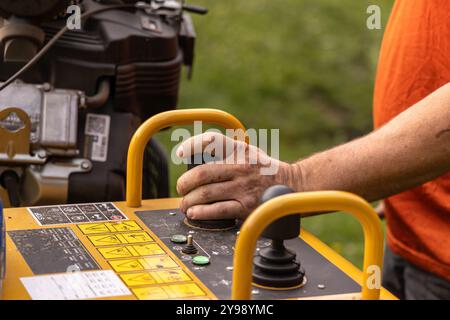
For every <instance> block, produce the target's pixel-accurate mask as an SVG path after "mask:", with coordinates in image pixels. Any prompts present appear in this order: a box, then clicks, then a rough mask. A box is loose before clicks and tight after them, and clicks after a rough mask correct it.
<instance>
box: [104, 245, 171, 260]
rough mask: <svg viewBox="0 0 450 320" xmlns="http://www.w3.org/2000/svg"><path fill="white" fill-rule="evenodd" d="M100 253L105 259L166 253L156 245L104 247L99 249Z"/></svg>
mask: <svg viewBox="0 0 450 320" xmlns="http://www.w3.org/2000/svg"><path fill="white" fill-rule="evenodd" d="M98 251H99V252H100V253H101V254H102V256H103V257H104V258H105V259H119V258H133V257H140V256H153V255H159V254H164V253H165V252H164V250H163V249H162V248H161V247H160V246H159V245H158V244H156V243H147V244H143V245H134V246H124V247H104V248H98Z"/></svg>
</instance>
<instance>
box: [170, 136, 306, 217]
mask: <svg viewBox="0 0 450 320" xmlns="http://www.w3.org/2000/svg"><path fill="white" fill-rule="evenodd" d="M214 143H219V144H218V145H221V146H223V150H222V152H223V153H222V155H224V158H223V159H222V160H220V161H215V162H211V163H208V164H205V165H201V166H197V167H195V168H193V169H191V170H189V171H187V172H186V173H185V174H183V175H182V176H181V177H180V178H179V179H178V181H177V191H178V193H179V194H180V195H182V196H183V200H182V202H181V207H180V209H181V211H182V212H185V213H186V215H187V216H188V218H190V219H198V220H208V219H211V220H212V219H229V218H239V219H245V217H247V215H248V214H249V213H251V212H252V210H253V209H255V208H256V207H257V206H258V204H259V200H260V197H261V195H262V193H263V192H264V191H265V190H266V189H267V188H268V187H270V186H272V185H276V184H286V185H290V186H291V183H290V182H291V180H292V178H291V177H293V176H294V174H293V173H292V170H293V169H294V168H293V167H291V165H289V164H287V163H284V162H281V161H279V160H276V159H273V158H271V157H269V156H268V155H267V154H266V153H265V152H264V151H262V150H261V149H259V148H257V147H255V146H252V145H249V144H247V143H245V142H241V141H236V140H233V139H231V138H228V137H226V136H224V135H222V134H219V133H205V134H201V135H198V136H194V137H192V138H190V139H188V140H186V141H185V142H183V143H182V144H181V145H180V147H179V148H178V149H177V156H178V157H180V158H185V157H190V156H191V155H193V154H194V150H195V151H196V152H198V150H201V152H204V151H205V149H207V148H208V146H211V145H212V144H214ZM268 167H271V168H276V169H277V170H274V172H273V174H264V168H266V169H267V168H268ZM297 177H298V176H297ZM291 187H292V186H291Z"/></svg>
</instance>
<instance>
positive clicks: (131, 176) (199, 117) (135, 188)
mask: <svg viewBox="0 0 450 320" xmlns="http://www.w3.org/2000/svg"><path fill="white" fill-rule="evenodd" d="M194 121H204V122H206V123H209V124H216V125H219V126H222V127H224V128H226V129H241V130H243V131H244V132H245V127H244V126H243V125H242V123H241V122H240V121H239V120H238V119H236V118H235V117H234V116H232V115H231V114H229V113H227V112H225V111H221V110H217V109H184V110H173V111H167V112H163V113H159V114H157V115H155V116H153V117H151V118H150V119H148V120H147V121H145V122H144V123H143V124H142V125H141V126H140V127H139V128H138V130H137V131H136V132H135V134H134V135H133V138H132V139H131V142H130V146H129V148H128V159H127V192H126V197H127V199H126V200H127V205H128V206H129V207H132V208H137V207H140V206H141V202H142V170H143V158H144V150H145V146H146V145H147V143H148V141H149V140H150V138H151V137H152V136H153V135H154V134H156V133H157V132H158V131H160V130H161V129H164V128H167V127H169V126H176V125H187V124H192V123H193V122H194Z"/></svg>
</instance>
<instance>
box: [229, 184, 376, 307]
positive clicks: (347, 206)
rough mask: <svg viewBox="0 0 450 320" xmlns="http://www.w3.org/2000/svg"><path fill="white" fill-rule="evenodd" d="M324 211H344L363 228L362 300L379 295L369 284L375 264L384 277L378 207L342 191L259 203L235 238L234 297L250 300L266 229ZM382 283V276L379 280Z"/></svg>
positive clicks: (278, 198) (282, 197)
mask: <svg viewBox="0 0 450 320" xmlns="http://www.w3.org/2000/svg"><path fill="white" fill-rule="evenodd" d="M323 211H344V212H346V213H349V214H351V215H352V216H354V217H355V218H357V219H358V220H359V222H360V223H361V225H362V227H363V231H364V267H363V268H364V269H363V277H362V283H361V287H362V295H361V298H362V299H363V300H377V299H379V298H380V288H379V287H375V288H371V286H369V284H368V280H369V277H370V276H371V275H372V272H371V270H372V271H373V266H375V267H377V268H378V271H379V276H380V277H381V268H382V261H383V231H382V228H381V222H380V219H379V217H378V215H377V214H376V212H375V210H374V209H373V208H372V207H371V206H370V204H368V203H367V202H366V201H365V200H363V199H362V198H360V197H358V196H356V195H354V194H351V193H347V192H341V191H318V192H305V193H292V194H288V195H283V196H280V197H277V198H274V199H272V200H270V201H267V202H265V203H263V204H262V205H260V206H259V207H258V208H256V210H255V211H254V212H253V213H252V214H250V216H249V217H248V218H247V220H245V222H244V224H243V225H242V228H241V230H240V233H239V236H238V239H237V241H236V249H235V254H234V270H233V283H232V291H231V297H232V299H239V300H249V299H251V288H252V268H253V261H252V260H253V254H254V251H255V247H256V241H257V240H258V238H259V236H260V235H261V233H262V232H263V231H264V229H265V228H266V227H267V226H268V225H270V224H271V223H272V222H274V221H275V220H277V219H279V218H281V217H284V216H288V215H292V214H300V215H304V214H306V213H312V212H323ZM379 282H381V278H380V279H379Z"/></svg>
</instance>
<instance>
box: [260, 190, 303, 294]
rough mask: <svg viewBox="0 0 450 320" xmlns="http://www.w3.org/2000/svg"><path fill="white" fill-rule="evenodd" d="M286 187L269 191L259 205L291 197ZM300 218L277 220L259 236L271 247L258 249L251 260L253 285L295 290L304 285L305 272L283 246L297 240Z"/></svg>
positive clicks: (290, 191) (297, 216)
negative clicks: (269, 242) (278, 198)
mask: <svg viewBox="0 0 450 320" xmlns="http://www.w3.org/2000/svg"><path fill="white" fill-rule="evenodd" d="M292 192H293V191H292V189H290V188H289V187H287V186H283V185H277V186H272V187H270V188H268V189H267V190H266V191H265V192H264V194H263V196H262V198H261V203H264V202H266V201H269V200H270V199H273V198H275V197H278V196H281V195H285V194H289V193H292ZM299 233H300V215H290V216H286V217H283V218H281V219H278V220H276V221H275V222H273V223H272V224H271V225H269V226H268V227H267V228H266V229H265V230H264V231H263V233H262V236H263V237H265V238H268V239H270V240H271V245H270V246H269V247H266V248H264V249H261V250H260V251H259V253H258V254H257V255H256V256H255V258H254V259H253V265H254V269H253V283H254V284H255V285H259V286H262V287H265V288H269V289H270V288H273V289H290V288H292V289H295V288H299V287H301V286H302V285H304V284H305V283H306V278H305V270H304V269H303V268H302V267H301V264H300V262H299V261H298V259H296V254H295V253H294V252H292V251H290V250H289V249H287V248H286V247H285V246H284V241H285V240H288V239H294V238H296V237H298V235H299Z"/></svg>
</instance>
